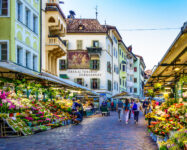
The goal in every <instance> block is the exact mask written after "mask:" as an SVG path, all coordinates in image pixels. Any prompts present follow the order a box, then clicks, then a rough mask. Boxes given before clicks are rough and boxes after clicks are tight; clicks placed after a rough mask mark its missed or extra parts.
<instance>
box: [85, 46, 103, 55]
mask: <svg viewBox="0 0 187 150" xmlns="http://www.w3.org/2000/svg"><path fill="white" fill-rule="evenodd" d="M87 50H88V53H93V54H94V53H99V54H101V51H102V48H101V47H87Z"/></svg>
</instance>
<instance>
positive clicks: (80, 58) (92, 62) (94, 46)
mask: <svg viewBox="0 0 187 150" xmlns="http://www.w3.org/2000/svg"><path fill="white" fill-rule="evenodd" d="M115 30H116V29H114V28H111V26H110V27H109V26H103V25H101V24H100V23H99V22H98V20H96V19H75V18H69V19H67V34H66V37H65V41H66V43H68V53H67V55H66V56H64V57H62V58H61V59H59V64H58V68H59V70H60V72H59V76H60V77H61V78H67V79H70V80H71V81H74V82H76V83H78V84H81V85H83V86H86V87H88V88H90V89H92V90H95V91H96V92H98V93H100V94H102V95H105V96H107V97H111V96H112V95H114V94H115V93H117V92H118V93H119V73H118V72H119V69H118V57H116V55H117V56H118V39H117V38H118V37H117V36H119V35H116V33H117V32H116V31H115ZM114 50H115V59H116V60H114V57H113V54H114ZM114 65H115V69H114ZM116 72H117V73H116ZM114 74H116V75H114ZM114 83H115V88H114Z"/></svg>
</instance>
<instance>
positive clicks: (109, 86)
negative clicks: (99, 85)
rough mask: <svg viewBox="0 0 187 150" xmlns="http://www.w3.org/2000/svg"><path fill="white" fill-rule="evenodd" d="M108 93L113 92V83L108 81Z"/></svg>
mask: <svg viewBox="0 0 187 150" xmlns="http://www.w3.org/2000/svg"><path fill="white" fill-rule="evenodd" d="M108 91H112V81H111V80H108Z"/></svg>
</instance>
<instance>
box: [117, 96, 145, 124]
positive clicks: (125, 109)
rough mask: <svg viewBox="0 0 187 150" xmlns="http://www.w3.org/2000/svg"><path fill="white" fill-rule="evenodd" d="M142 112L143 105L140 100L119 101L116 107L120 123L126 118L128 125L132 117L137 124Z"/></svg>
mask: <svg viewBox="0 0 187 150" xmlns="http://www.w3.org/2000/svg"><path fill="white" fill-rule="evenodd" d="M140 110H142V105H141V103H140V101H139V100H134V99H132V100H130V99H125V100H119V101H118V103H117V105H116V111H117V112H118V119H119V121H120V122H121V121H122V118H123V117H124V120H125V123H126V124H128V121H129V120H130V119H131V117H134V121H135V123H136V124H137V123H138V118H139V112H140Z"/></svg>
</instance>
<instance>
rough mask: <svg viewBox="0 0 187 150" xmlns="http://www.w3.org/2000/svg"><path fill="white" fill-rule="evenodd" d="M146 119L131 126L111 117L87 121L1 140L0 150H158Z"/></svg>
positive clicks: (87, 119)
mask: <svg viewBox="0 0 187 150" xmlns="http://www.w3.org/2000/svg"><path fill="white" fill-rule="evenodd" d="M146 130H147V129H146V124H145V121H144V117H142V115H141V119H140V122H139V124H138V125H135V124H134V122H133V119H131V121H130V123H129V124H128V125H126V124H124V122H118V121H117V113H112V114H111V116H110V117H100V116H97V117H92V118H86V119H84V121H83V122H82V123H81V124H80V125H69V126H66V127H61V128H56V129H53V130H49V131H46V132H42V133H38V134H35V135H31V136H26V137H18V138H5V139H0V150H92V149H93V150H103V149H104V150H156V149H157V146H156V145H155V144H154V142H152V140H151V138H150V136H149V135H148V133H147V131H146Z"/></svg>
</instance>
